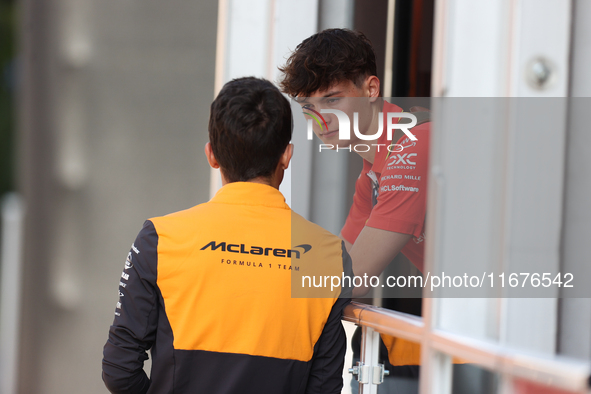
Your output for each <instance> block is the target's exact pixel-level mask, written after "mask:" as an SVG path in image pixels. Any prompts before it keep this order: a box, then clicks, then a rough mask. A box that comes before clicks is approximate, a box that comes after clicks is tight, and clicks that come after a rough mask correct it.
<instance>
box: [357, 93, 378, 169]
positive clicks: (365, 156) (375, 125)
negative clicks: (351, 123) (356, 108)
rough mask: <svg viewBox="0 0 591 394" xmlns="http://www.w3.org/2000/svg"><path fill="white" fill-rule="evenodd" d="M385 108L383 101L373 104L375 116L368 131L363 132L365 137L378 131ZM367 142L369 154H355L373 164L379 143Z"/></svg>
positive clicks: (358, 152)
mask: <svg viewBox="0 0 591 394" xmlns="http://www.w3.org/2000/svg"><path fill="white" fill-rule="evenodd" d="M383 106H384V102H383V100H378V101H376V102H375V103H374V104H373V114H372V119H371V123H370V124H369V127H368V128H367V130H364V131H361V132H362V133H363V134H364V135H367V134H375V133H376V132H377V131H378V127H379V125H380V116H383V115H382V113H381V111H382V108H383ZM382 132H384V130H382ZM367 142H368V143H367V144H366V145H369V150H368V151H367V152H361V151H355V153H357V154H358V155H359V156H361V158H362V159H363V160H366V161H369V162H370V163H372V164H373V162H374V160H375V158H376V152H377V146H376V144H377V141H367ZM369 142H373V143H369ZM357 143H362V141H361V140H359V141H356V144H357Z"/></svg>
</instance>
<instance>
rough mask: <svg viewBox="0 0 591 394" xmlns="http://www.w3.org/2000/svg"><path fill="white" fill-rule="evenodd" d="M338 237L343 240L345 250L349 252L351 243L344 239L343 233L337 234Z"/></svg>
mask: <svg viewBox="0 0 591 394" xmlns="http://www.w3.org/2000/svg"><path fill="white" fill-rule="evenodd" d="M339 238H340V239H341V240H342V241H343V243H344V244H345V248H346V249H347V252H350V251H351V247H353V244H352V243H351V242H349V241H347V240H346V239H345V237H343V234H342V233H340V234H339Z"/></svg>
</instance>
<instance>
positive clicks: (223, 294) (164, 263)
mask: <svg viewBox="0 0 591 394" xmlns="http://www.w3.org/2000/svg"><path fill="white" fill-rule="evenodd" d="M291 135H292V117H291V109H290V105H289V102H288V101H287V100H286V99H285V97H283V95H282V94H281V93H280V92H279V90H278V89H277V88H276V87H275V86H274V85H273V84H272V83H270V82H268V81H266V80H262V79H257V78H241V79H236V80H233V81H231V82H229V83H227V84H226V85H225V86H224V87H223V89H222V90H221V91H220V93H219V95H218V96H217V98H216V99H215V100H214V102H213V103H212V105H211V113H210V121H209V138H210V142H209V143H207V144H206V146H205V154H206V156H207V160H208V162H209V164H210V165H211V166H212V167H213V168H220V170H221V176H222V184H223V186H222V188H221V189H220V190H219V191H218V192H217V193H216V194H215V196H214V197H213V198H212V199H211V200H210V201H209V202H207V203H204V204H200V205H197V206H195V207H193V208H189V209H187V210H184V211H180V212H176V213H173V214H170V215H166V216H162V217H156V218H152V219H149V220H147V221H146V222H145V223H144V226H143V228H142V230H141V231H140V233H139V235H138V237H137V238H136V240H135V242H134V243H133V244H132V247H131V250H130V252H129V254H128V256H127V260H126V262H125V266H124V270H123V272H122V274H121V277H120V278H119V301H118V302H117V306H116V309H115V318H114V321H113V325H112V326H111V327H110V330H109V338H108V341H107V343H106V344H105V347H104V352H103V354H104V358H103V363H102V364H103V380H104V382H105V384H106V386H107V388H108V389H109V391H111V392H112V393H142V394H143V393H171V392H177V393H197V392H200V393H201V392H203V393H208V394H217V393H220V394H221V393H226V394H232V393H240V394H244V393H246V394H249V393H252V394H254V393H257V394H258V393H280V394H282V393H286V394H287V393H290V394H291V393H294V394H295V393H333V394H337V393H340V392H341V389H342V385H343V380H342V372H343V365H344V354H345V348H346V336H345V333H344V329H343V326H342V323H341V316H342V312H343V308H344V307H345V306H346V304H347V303H348V302H349V301H350V288H346V287H342V288H341V287H340V286H336V287H334V286H331V287H330V288H328V287H324V288H312V289H310V288H307V287H306V286H305V285H304V283H305V278H306V277H309V276H310V275H333V276H341V275H351V274H352V271H351V260H350V258H349V256H348V253H347V251H346V249H345V246H344V243H343V242H342V241H341V240H340V239H339V238H338V237H337V236H335V235H333V234H330V233H329V232H328V231H326V230H324V229H322V228H320V227H319V226H317V225H315V224H313V223H310V222H308V221H306V220H305V219H303V218H302V217H301V216H299V215H297V214H296V213H294V212H293V211H291V209H290V208H289V206H288V205H287V204H286V203H285V198H284V197H283V195H282V194H281V192H279V190H278V188H279V185H280V184H281V182H282V179H283V173H284V170H285V169H286V168H287V167H288V165H289V162H290V159H291V156H292V152H293V145H291V144H290V140H291ZM148 350H150V351H151V356H152V370H151V373H150V377H148V376H147V375H146V373H145V372H144V370H143V365H144V361H145V360H146V359H147V358H148V355H147V351H148Z"/></svg>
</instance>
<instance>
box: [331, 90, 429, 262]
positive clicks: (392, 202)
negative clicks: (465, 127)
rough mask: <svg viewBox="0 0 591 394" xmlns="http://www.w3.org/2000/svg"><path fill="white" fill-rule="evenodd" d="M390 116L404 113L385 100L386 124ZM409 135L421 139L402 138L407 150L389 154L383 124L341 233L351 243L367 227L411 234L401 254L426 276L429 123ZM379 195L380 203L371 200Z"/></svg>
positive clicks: (358, 181) (365, 162) (365, 163)
mask: <svg viewBox="0 0 591 394" xmlns="http://www.w3.org/2000/svg"><path fill="white" fill-rule="evenodd" d="M388 112H403V111H402V108H400V107H398V106H397V105H394V104H390V103H388V102H386V101H384V107H383V113H384V125H386V120H387V119H386V114H387V113H388ZM411 131H412V133H413V134H414V135H415V136H416V137H417V141H411V140H410V139H409V138H408V137H407V136H406V135H404V136H403V137H402V138H401V139H400V140H398V141H397V142H396V143H397V144H399V145H402V146H403V147H404V148H403V149H402V151H399V150H400V146H398V147H392V148H391V150H396V151H399V152H389V151H388V149H387V147H388V146H390V145H391V144H392V141H388V139H387V133H386V131H385V126H384V132H383V133H382V135H381V136H380V138H379V139H378V141H377V144H378V151H377V152H376V156H375V160H374V162H373V164H372V163H370V162H368V161H366V160H363V170H362V171H361V174H360V175H359V178H358V179H357V182H356V183H355V195H354V196H353V205H352V206H351V210H350V211H349V216H347V220H346V222H345V226H344V227H343V229H342V231H341V234H342V236H343V237H344V238H345V239H346V240H347V241H348V242H350V243H352V244H353V243H355V240H356V239H357V237H358V236H359V233H360V232H361V230H362V229H363V227H364V226H369V227H374V228H378V229H382V230H387V231H393V232H397V233H403V234H410V235H412V236H413V237H412V238H411V239H410V240H409V241H408V242H407V243H406V245H404V247H403V248H402V254H404V255H405V256H406V257H407V258H408V259H409V260H410V261H411V262H412V263H413V264H414V265H415V266H416V267H417V268H418V269H419V270H420V271H421V272H422V271H423V262H424V252H425V242H424V241H425V214H426V211H427V171H428V167H429V135H430V123H423V124H421V125H419V126H416V127H414V128H413V129H412V130H411ZM394 148H396V149H394ZM374 190H375V191H374ZM375 193H377V202H375V201H372V194H375ZM374 202H375V205H374Z"/></svg>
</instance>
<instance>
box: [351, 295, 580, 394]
mask: <svg viewBox="0 0 591 394" xmlns="http://www.w3.org/2000/svg"><path fill="white" fill-rule="evenodd" d="M343 320H345V321H348V322H352V323H355V324H357V325H361V326H366V327H371V328H373V329H374V330H375V331H377V332H379V333H382V334H386V335H391V336H395V337H397V338H402V339H406V340H409V341H413V342H417V343H424V342H425V341H429V342H430V346H431V347H432V348H433V349H434V350H436V351H438V352H441V353H445V354H448V355H450V356H453V357H458V358H461V359H464V360H467V361H469V362H470V363H472V364H476V365H479V366H481V367H484V368H487V369H490V370H492V371H493V372H496V373H500V374H503V375H505V376H508V377H511V378H519V379H525V380H529V381H532V382H536V383H540V384H543V385H549V386H553V387H556V388H560V389H563V390H570V391H578V392H585V391H587V390H589V381H590V376H591V363H589V362H585V361H580V360H574V359H569V358H566V357H562V356H554V357H549V356H546V355H537V354H532V353H527V352H522V351H517V350H515V349H512V348H509V347H507V346H502V345H499V344H498V343H495V342H492V341H485V340H479V339H474V338H469V337H465V336H460V335H457V334H454V333H450V332H447V331H444V330H439V329H436V330H427V329H426V328H425V324H424V323H423V321H422V319H421V318H418V317H415V316H412V315H407V314H405V313H401V312H396V311H391V310H387V309H384V308H379V307H375V306H372V305H367V304H361V303H357V302H352V303H351V304H349V305H348V306H347V307H346V308H345V311H344V314H343Z"/></svg>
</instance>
